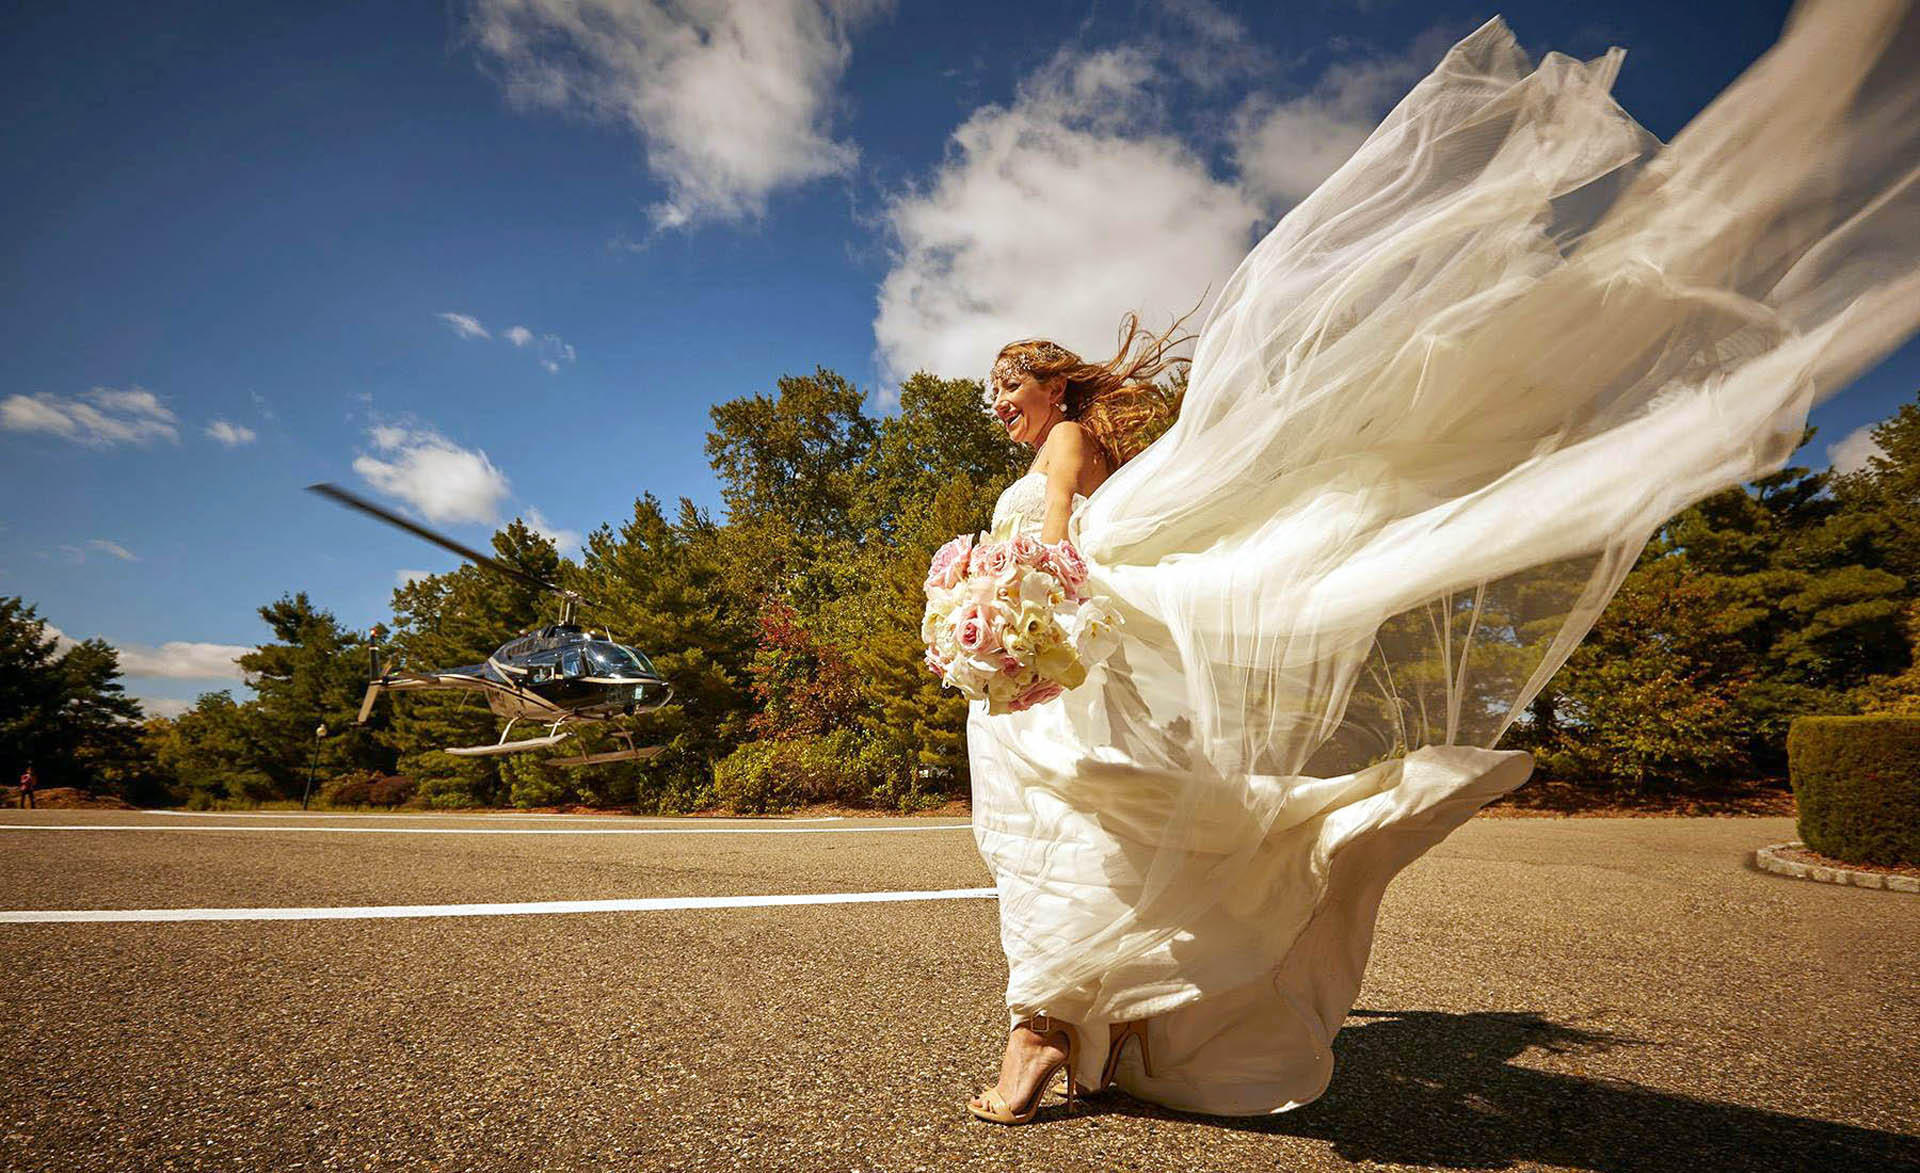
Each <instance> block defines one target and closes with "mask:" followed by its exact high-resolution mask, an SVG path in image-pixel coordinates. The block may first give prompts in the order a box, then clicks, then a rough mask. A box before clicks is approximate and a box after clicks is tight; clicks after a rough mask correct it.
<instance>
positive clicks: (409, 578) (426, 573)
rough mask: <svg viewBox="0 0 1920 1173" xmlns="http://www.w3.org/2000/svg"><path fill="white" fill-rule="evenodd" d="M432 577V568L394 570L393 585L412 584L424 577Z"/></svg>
mask: <svg viewBox="0 0 1920 1173" xmlns="http://www.w3.org/2000/svg"><path fill="white" fill-rule="evenodd" d="M432 577H433V571H431V570H396V571H394V572H393V585H394V586H397V587H404V586H412V585H413V584H414V583H416V582H419V581H420V580H421V579H423V578H432Z"/></svg>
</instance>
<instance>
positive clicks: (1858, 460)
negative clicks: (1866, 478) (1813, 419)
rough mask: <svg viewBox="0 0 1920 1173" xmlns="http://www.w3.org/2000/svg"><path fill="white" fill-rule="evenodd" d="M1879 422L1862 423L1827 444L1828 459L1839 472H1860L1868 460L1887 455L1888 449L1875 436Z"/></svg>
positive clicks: (1834, 469)
mask: <svg viewBox="0 0 1920 1173" xmlns="http://www.w3.org/2000/svg"><path fill="white" fill-rule="evenodd" d="M1878 426H1879V425H1878V424H1861V425H1860V426H1859V427H1857V428H1855V429H1854V430H1853V431H1851V432H1848V433H1847V434H1846V435H1845V436H1844V437H1842V438H1841V439H1839V440H1837V441H1835V442H1834V443H1832V444H1829V445H1827V459H1828V460H1829V461H1831V462H1832V463H1833V471H1835V472H1837V473H1851V472H1859V471H1860V470H1861V469H1863V468H1865V467H1867V462H1868V461H1869V460H1872V459H1873V458H1874V457H1876V456H1885V455H1886V454H1887V453H1886V450H1885V449H1883V448H1881V447H1880V442H1879V441H1878V440H1875V439H1874V438H1873V429H1874V428H1876V427H1878Z"/></svg>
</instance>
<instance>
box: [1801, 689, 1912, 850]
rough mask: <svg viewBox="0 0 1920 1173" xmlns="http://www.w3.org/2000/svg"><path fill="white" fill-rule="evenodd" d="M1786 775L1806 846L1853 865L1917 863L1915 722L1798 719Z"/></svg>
mask: <svg viewBox="0 0 1920 1173" xmlns="http://www.w3.org/2000/svg"><path fill="white" fill-rule="evenodd" d="M1787 770H1788V773H1789V775H1790V776H1791V777H1792V780H1793V794H1794V798H1795V799H1796V800H1797V801H1798V802H1799V805H1800V838H1801V839H1802V840H1804V841H1805V842H1806V844H1807V846H1808V847H1811V848H1813V850H1815V851H1817V852H1819V853H1820V854H1822V855H1830V856H1832V857H1834V858H1835V859H1843V860H1847V861H1849V862H1852V863H1874V864H1895V863H1920V717H1901V716H1887V715H1879V716H1871V717H1800V718H1798V719H1796V720H1795V721H1794V722H1793V726H1792V728H1791V729H1790V730H1789V731H1788V733H1787Z"/></svg>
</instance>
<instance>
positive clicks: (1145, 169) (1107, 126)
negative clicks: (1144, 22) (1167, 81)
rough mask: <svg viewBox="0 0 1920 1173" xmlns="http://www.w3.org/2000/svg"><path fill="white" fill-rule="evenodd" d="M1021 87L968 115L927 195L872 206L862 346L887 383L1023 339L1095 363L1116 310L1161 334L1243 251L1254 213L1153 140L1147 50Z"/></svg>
mask: <svg viewBox="0 0 1920 1173" xmlns="http://www.w3.org/2000/svg"><path fill="white" fill-rule="evenodd" d="M1037 77H1038V78H1039V79H1040V80H1038V81H1036V82H1033V83H1029V84H1028V85H1026V86H1024V87H1022V89H1021V90H1020V92H1019V94H1018V96H1017V98H1016V100H1015V101H1014V103H1013V104H1012V105H1011V106H1005V107H1003V106H986V107H983V108H981V109H979V110H976V111H975V112H974V113H973V115H972V116H971V117H970V118H968V119H967V121H966V122H965V123H964V124H962V125H961V126H960V127H959V129H957V130H956V131H954V133H953V141H952V147H951V150H950V152H949V156H948V159H947V161H946V162H945V163H944V164H943V165H942V166H941V167H940V168H939V170H938V172H937V173H936V174H935V176H934V178H933V180H932V182H931V184H930V185H929V186H927V187H926V188H925V189H923V190H916V191H912V192H909V193H906V194H904V195H901V196H899V197H897V198H895V199H894V200H893V201H892V202H891V203H890V204H889V206H888V208H887V213H886V219H887V223H888V226H889V228H890V229H891V230H892V234H893V237H894V241H895V245H896V250H895V256H894V266H893V269H892V271H891V272H889V273H888V274H887V276H886V278H885V279H884V280H883V281H882V283H881V286H880V295H879V309H878V314H877V316H876V318H875V321H874V336H875V340H876V341H877V343H878V346H879V352H880V360H881V365H882V366H883V368H884V369H885V371H886V372H887V375H888V378H889V381H897V380H898V379H899V378H901V377H903V376H905V375H907V374H909V373H911V372H913V371H914V370H917V369H926V370H931V371H934V372H936V373H938V374H943V375H948V376H959V375H973V376H980V375H984V374H985V373H986V368H987V366H988V364H989V363H990V362H992V360H993V355H994V352H995V351H996V350H998V349H999V347H1000V346H1002V345H1004V344H1005V343H1007V342H1010V341H1012V340H1014V339H1016V338H1027V337H1035V336H1043V337H1049V338H1053V339H1056V340H1058V341H1059V342H1061V343H1062V344H1064V345H1066V346H1069V347H1071V348H1073V349H1075V350H1078V351H1080V352H1081V353H1082V354H1084V355H1086V356H1087V357H1089V358H1095V359H1104V358H1106V357H1107V356H1108V353H1110V351H1111V348H1112V346H1113V344H1114V328H1115V327H1116V326H1117V325H1118V324H1119V321H1120V317H1121V315H1122V314H1123V313H1125V312H1126V311H1127V310H1130V309H1133V310H1139V311H1140V312H1142V313H1143V314H1144V315H1145V317H1146V319H1147V321H1148V323H1149V324H1150V325H1159V326H1164V325H1165V324H1166V323H1167V322H1168V321H1170V320H1171V319H1172V318H1173V317H1174V316H1175V315H1177V314H1180V313H1183V312H1185V311H1186V310H1188V309H1191V308H1192V307H1193V305H1194V303H1195V302H1197V301H1198V300H1200V298H1201V296H1202V295H1203V293H1205V292H1206V291H1207V290H1208V289H1210V288H1211V289H1212V290H1214V291H1218V289H1219V288H1220V286H1221V284H1222V283H1223V282H1224V281H1225V279H1226V277H1227V275H1228V274H1229V273H1230V272H1232V270H1233V267H1234V265H1235V264H1236V263H1237V262H1238V261H1239V260H1240V258H1241V257H1242V256H1243V255H1244V254H1245V252H1246V250H1247V248H1248V246H1249V245H1250V244H1251V243H1252V240H1253V229H1254V227H1255V225H1256V223H1257V222H1258V221H1259V220H1260V218H1261V211H1260V208H1259V207H1258V206H1257V205H1256V204H1255V203H1254V202H1253V201H1251V200H1249V199H1248V198H1247V197H1246V196H1245V195H1243V194H1242V193H1241V192H1240V191H1239V190H1238V189H1237V188H1235V187H1234V186H1233V185H1232V184H1230V183H1226V182H1222V181H1220V180H1217V179H1215V178H1213V176H1212V175H1211V174H1210V173H1209V172H1208V169H1207V165H1206V163H1205V161H1204V160H1202V159H1201V158H1199V157H1198V156H1196V155H1195V154H1194V153H1193V152H1192V151H1191V150H1189V149H1188V147H1187V146H1186V145H1185V144H1184V143H1183V142H1182V141H1181V140H1180V139H1179V138H1178V137H1176V136H1174V135H1172V134H1168V133H1164V132H1162V131H1161V130H1160V129H1159V122H1160V119H1161V107H1160V102H1159V99H1158V97H1157V88H1156V87H1157V86H1158V85H1159V84H1160V83H1161V82H1162V81H1163V80H1164V79H1163V78H1162V76H1161V74H1160V72H1159V70H1158V67H1157V66H1156V64H1155V62H1154V59H1153V58H1152V57H1151V56H1150V55H1149V54H1147V53H1146V52H1145V51H1143V50H1138V49H1127V48H1122V49H1116V50H1106V51H1101V52H1096V53H1085V54H1072V53H1062V54H1060V55H1059V56H1058V57H1056V59H1055V61H1054V62H1053V64H1051V65H1049V66H1048V67H1046V68H1044V69H1042V70H1040V71H1039V72H1038V74H1037Z"/></svg>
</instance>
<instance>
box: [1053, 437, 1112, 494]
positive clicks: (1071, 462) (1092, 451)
mask: <svg viewBox="0 0 1920 1173" xmlns="http://www.w3.org/2000/svg"><path fill="white" fill-rule="evenodd" d="M1038 455H1039V459H1037V460H1035V461H1034V471H1036V472H1039V471H1042V470H1044V471H1046V472H1049V473H1050V472H1053V471H1054V470H1056V469H1057V470H1059V471H1060V472H1061V473H1064V474H1065V475H1066V476H1067V478H1068V479H1069V480H1070V481H1072V482H1073V483H1074V487H1075V491H1076V492H1080V493H1083V494H1084V493H1091V492H1092V491H1093V490H1094V488H1096V487H1097V486H1098V485H1099V484H1100V482H1101V481H1104V480H1106V479H1107V475H1108V474H1109V473H1110V472H1112V470H1111V469H1109V468H1108V467H1107V460H1106V454H1105V453H1104V452H1102V451H1101V448H1100V444H1099V442H1098V441H1096V440H1095V439H1094V438H1093V433H1091V432H1089V431H1088V430H1087V428H1086V426H1085V425H1083V424H1080V423H1076V422H1075V421H1073V420H1061V421H1060V422H1059V423H1057V424H1055V425H1053V429H1052V430H1051V431H1049V432H1048V433H1047V438H1046V440H1045V441H1044V442H1043V443H1042V444H1041V445H1040V452H1039V454H1038Z"/></svg>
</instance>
